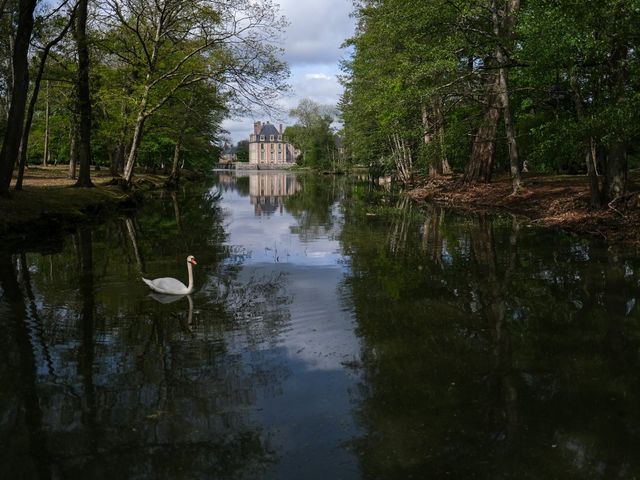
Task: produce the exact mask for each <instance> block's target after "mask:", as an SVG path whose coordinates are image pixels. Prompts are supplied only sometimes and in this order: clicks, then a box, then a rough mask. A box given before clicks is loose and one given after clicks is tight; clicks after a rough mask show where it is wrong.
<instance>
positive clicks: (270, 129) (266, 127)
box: [256, 123, 280, 142]
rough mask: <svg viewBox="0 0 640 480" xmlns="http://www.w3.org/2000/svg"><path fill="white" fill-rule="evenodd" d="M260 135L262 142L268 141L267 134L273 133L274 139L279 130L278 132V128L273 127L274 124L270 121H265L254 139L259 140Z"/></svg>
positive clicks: (275, 139) (276, 138)
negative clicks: (262, 137) (262, 138)
mask: <svg viewBox="0 0 640 480" xmlns="http://www.w3.org/2000/svg"><path fill="white" fill-rule="evenodd" d="M260 135H264V140H263V141H264V142H268V141H269V136H270V135H273V138H274V141H277V140H278V135H280V132H278V129H277V128H276V127H275V125H272V124H270V123H265V124H264V125H263V126H262V130H260V133H259V134H258V138H257V139H256V141H260Z"/></svg>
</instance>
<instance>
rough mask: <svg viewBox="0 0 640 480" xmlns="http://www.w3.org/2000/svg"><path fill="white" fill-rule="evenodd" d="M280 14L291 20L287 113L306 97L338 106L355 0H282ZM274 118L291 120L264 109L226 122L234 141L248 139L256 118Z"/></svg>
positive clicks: (287, 47) (287, 44)
mask: <svg viewBox="0 0 640 480" xmlns="http://www.w3.org/2000/svg"><path fill="white" fill-rule="evenodd" d="M279 3H280V13H281V14H282V15H284V16H286V17H287V19H288V20H289V28H288V29H287V31H286V32H285V34H284V40H285V42H284V49H285V53H284V59H285V60H286V61H287V63H288V64H289V68H290V69H291V77H290V79H289V84H290V85H291V89H292V92H291V94H290V95H288V96H287V97H283V98H282V100H281V105H282V108H283V110H284V111H285V112H287V111H289V110H290V109H291V108H293V107H295V106H296V105H298V102H299V101H300V100H301V99H302V98H305V97H306V98H310V99H312V100H314V101H316V102H318V103H323V104H331V105H335V104H336V103H337V102H338V99H339V98H340V94H341V93H342V87H341V86H340V85H339V83H338V80H337V78H336V75H338V74H339V73H340V68H339V65H338V64H339V62H340V60H341V59H342V58H344V57H345V56H346V55H347V52H346V51H345V50H342V49H341V48H340V45H341V44H342V42H343V41H344V40H345V39H346V38H348V37H350V36H351V35H352V34H353V30H354V20H353V19H352V18H351V17H350V16H349V14H350V13H351V11H352V10H353V4H352V2H351V0H315V1H309V0H280V2H279ZM258 120H261V121H266V120H270V121H271V122H272V123H276V124H277V123H280V122H281V121H282V122H284V123H285V125H286V124H290V123H291V120H290V119H288V118H287V117H286V116H285V117H283V118H268V117H265V114H264V113H262V112H260V111H255V112H252V115H251V116H249V117H245V118H231V119H228V120H226V121H225V122H224V123H223V127H224V128H225V129H226V130H228V131H229V132H230V136H231V139H232V141H233V142H234V143H237V142H238V141H239V140H245V139H248V136H249V133H250V131H251V129H252V126H253V122H254V121H258Z"/></svg>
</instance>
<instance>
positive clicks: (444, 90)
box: [340, 0, 640, 206]
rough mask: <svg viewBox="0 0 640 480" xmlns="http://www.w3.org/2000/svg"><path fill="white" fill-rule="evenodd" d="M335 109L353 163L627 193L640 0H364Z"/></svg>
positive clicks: (638, 83)
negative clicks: (585, 181)
mask: <svg viewBox="0 0 640 480" xmlns="http://www.w3.org/2000/svg"><path fill="white" fill-rule="evenodd" d="M355 13H356V18H357V21H358V24H357V30H356V33H355V35H354V36H353V38H351V39H350V40H348V41H347V45H348V46H351V47H352V48H353V49H354V55H353V57H352V58H351V59H350V60H348V61H345V62H344V64H343V70H344V76H343V79H342V81H343V84H344V86H345V88H346V90H345V93H344V96H343V98H342V102H341V106H340V109H341V111H342V117H343V121H344V137H345V146H346V147H347V148H348V149H349V151H350V156H351V158H352V160H353V161H354V162H356V163H363V164H368V165H370V166H372V167H376V168H378V169H379V170H380V171H392V172H394V173H396V174H397V175H398V177H400V178H401V179H402V180H405V181H407V180H409V179H411V178H412V177H413V176H414V175H415V174H416V173H422V174H427V173H430V174H443V173H448V172H449V171H451V170H452V169H453V170H457V171H459V172H460V173H463V179H464V181H466V182H490V181H491V178H492V175H493V174H494V172H496V171H499V172H509V173H510V175H511V179H512V182H513V189H514V191H516V192H517V191H518V190H519V189H520V185H521V172H522V171H523V169H527V168H528V169H529V170H534V171H537V172H549V173H557V172H566V173H586V174H588V175H589V178H590V185H591V192H592V196H591V201H592V204H593V205H594V206H597V205H601V204H605V205H606V204H607V203H609V202H611V201H614V200H616V199H619V198H622V197H623V196H624V195H625V193H626V184H627V172H628V169H629V166H630V165H636V164H637V158H636V157H635V155H637V154H638V149H637V147H635V144H636V143H637V141H638V139H639V137H640V135H639V133H640V75H639V74H640V71H639V70H640V68H639V67H640V62H639V57H638V52H639V48H638V47H639V42H640V0H624V1H623V0H599V1H588V2H575V1H566V0H562V1H557V0H528V1H526V2H525V1H522V2H521V1H520V0H473V1H471V0H469V1H467V0H430V1H425V2H415V1H410V0H358V1H356V12H355Z"/></svg>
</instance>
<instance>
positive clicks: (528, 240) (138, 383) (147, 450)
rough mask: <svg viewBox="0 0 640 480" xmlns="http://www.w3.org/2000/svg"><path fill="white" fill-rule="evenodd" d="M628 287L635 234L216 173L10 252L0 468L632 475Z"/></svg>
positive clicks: (631, 301)
mask: <svg viewBox="0 0 640 480" xmlns="http://www.w3.org/2000/svg"><path fill="white" fill-rule="evenodd" d="M189 254H192V255H194V256H195V257H196V258H197V259H198V262H199V264H198V266H197V267H196V270H195V279H196V282H195V283H196V291H195V293H194V294H192V295H191V296H189V297H178V298H173V297H153V296H151V295H150V294H149V291H148V289H147V287H146V285H144V284H143V283H142V282H141V281H140V275H141V272H144V273H145V274H146V275H148V276H150V277H158V276H174V277H177V278H179V279H182V280H186V262H185V258H186V256H187V255H189ZM639 291H640V257H638V255H637V252H633V251H630V250H629V249H624V248H606V247H605V246H603V245H600V244H597V243H594V242H592V241H589V240H585V239H580V238H575V237H569V236H565V235H561V234H558V233H553V232H540V231H537V230H534V229H532V228H529V227H527V226H525V225H521V224H520V223H519V222H517V221H511V219H509V218H490V217H483V216H459V215H455V214H453V213H451V212H447V211H443V210H441V209H437V208H427V209H419V208H417V207H416V206H415V205H412V204H411V203H410V202H408V201H407V200H403V199H402V198H398V197H396V196H394V195H392V194H390V193H387V192H385V191H382V190H379V189H376V188H374V187H373V186H371V185H368V184H367V183H366V182H359V181H356V180H354V179H347V178H330V177H329V178H324V177H322V178H315V177H303V176H298V177H296V176H294V175H290V174H282V173H268V174H260V175H257V174H245V175H244V176H241V177H236V176H233V175H230V174H227V173H221V174H220V175H219V177H218V178H217V179H216V181H215V183H212V184H211V185H207V186H202V187H190V188H189V189H187V190H183V191H180V192H178V193H177V194H175V195H170V194H163V195H160V194H158V196H157V197H156V198H154V199H151V200H149V201H148V202H146V204H145V205H144V207H142V208H141V209H140V210H139V211H137V212H136V213H135V215H133V214H132V215H131V216H128V217H127V216H122V217H118V218H112V219H111V220H109V221H107V222H106V223H104V224H103V225H97V226H91V227H84V228H82V229H81V230H80V231H79V232H77V233H75V234H69V235H67V236H63V237H62V238H51V239H47V238H40V239H32V240H31V241H30V242H29V243H28V246H26V245H25V249H24V251H19V250H17V251H6V250H0V328H2V331H3V335H2V336H0V385H1V387H0V447H1V448H0V478H11V479H12V478H25V479H30V478H65V479H66V478H71V479H75V478H81V479H87V478H111V479H116V478H118V479H120V478H140V479H141V478H154V479H155V478H167V479H169V478H171V479H208V478H217V479H254V478H260V479H262V478H264V479H395V478H398V479H405V478H416V479H421V478H487V479H495V478H505V479H506V478H536V479H537V478H545V479H546V478H562V479H567V478H576V479H584V478H625V479H628V478H640V313H639V307H638V292H639Z"/></svg>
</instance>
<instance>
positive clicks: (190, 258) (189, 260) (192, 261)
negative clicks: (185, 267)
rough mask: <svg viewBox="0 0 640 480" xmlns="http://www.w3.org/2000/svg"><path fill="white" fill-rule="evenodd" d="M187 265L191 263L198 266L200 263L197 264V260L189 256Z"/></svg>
mask: <svg viewBox="0 0 640 480" xmlns="http://www.w3.org/2000/svg"><path fill="white" fill-rule="evenodd" d="M187 263H190V264H191V265H197V264H198V262H196V258H195V257H194V256H193V255H189V256H188V257H187Z"/></svg>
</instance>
